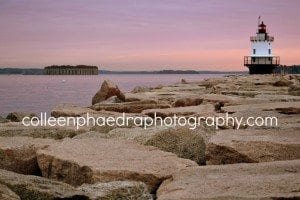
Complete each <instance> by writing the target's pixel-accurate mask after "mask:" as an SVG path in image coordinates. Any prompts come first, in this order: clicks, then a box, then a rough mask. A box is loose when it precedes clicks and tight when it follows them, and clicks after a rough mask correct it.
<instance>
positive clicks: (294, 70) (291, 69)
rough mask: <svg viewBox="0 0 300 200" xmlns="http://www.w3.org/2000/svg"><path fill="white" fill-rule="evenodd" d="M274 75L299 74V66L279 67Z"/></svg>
mask: <svg viewBox="0 0 300 200" xmlns="http://www.w3.org/2000/svg"><path fill="white" fill-rule="evenodd" d="M275 73H277V74H280V73H284V74H300V65H291V66H286V65H280V66H279V67H277V68H276V69H275Z"/></svg>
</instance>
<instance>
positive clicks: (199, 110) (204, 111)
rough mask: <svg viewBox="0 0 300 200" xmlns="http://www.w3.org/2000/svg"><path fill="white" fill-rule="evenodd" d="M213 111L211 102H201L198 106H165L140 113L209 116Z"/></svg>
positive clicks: (152, 115) (170, 115) (166, 115)
mask: <svg viewBox="0 0 300 200" xmlns="http://www.w3.org/2000/svg"><path fill="white" fill-rule="evenodd" d="M214 113H215V106H214V105H213V104H201V105H198V106H187V107H176V108H165V109H149V110H144V111H143V112H142V114H145V115H148V116H150V117H154V116H155V115H156V116H157V117H162V118H165V117H173V116H174V115H176V116H189V115H195V114H201V115H202V116H211V115H212V114H214Z"/></svg>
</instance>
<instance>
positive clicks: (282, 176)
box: [157, 160, 300, 200]
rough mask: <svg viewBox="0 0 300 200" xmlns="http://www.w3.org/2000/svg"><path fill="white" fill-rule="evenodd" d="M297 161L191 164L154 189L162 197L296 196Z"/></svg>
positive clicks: (299, 166) (299, 175)
mask: <svg viewBox="0 0 300 200" xmlns="http://www.w3.org/2000/svg"><path fill="white" fill-rule="evenodd" d="M299 170H300V160H291V161H276V162H269V163H253V164H233V165H216V166H205V167H193V168H189V169H186V170H182V171H180V172H177V173H175V174H174V175H173V176H172V179H169V180H166V181H164V182H163V184H162V185H161V186H160V187H159V189H158V191H157V197H158V200H163V199H168V200H170V199H172V200H176V199H178V200H179V199H297V198H299V197H300V190H299V188H300V173H299Z"/></svg>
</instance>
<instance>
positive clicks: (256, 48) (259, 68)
mask: <svg viewBox="0 0 300 200" xmlns="http://www.w3.org/2000/svg"><path fill="white" fill-rule="evenodd" d="M250 41H251V52H250V56H245V57H244V66H246V67H248V68H249V73H250V74H271V73H272V72H273V70H274V69H275V68H276V67H277V66H278V65H279V64H280V58H279V56H274V55H273V51H272V43H273V42H274V37H273V36H270V35H269V34H268V32H267V26H266V25H265V24H264V22H260V17H259V18H258V30H257V33H256V36H251V37H250Z"/></svg>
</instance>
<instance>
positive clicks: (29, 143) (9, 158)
mask: <svg viewBox="0 0 300 200" xmlns="http://www.w3.org/2000/svg"><path fill="white" fill-rule="evenodd" d="M54 142H55V141H54V140H51V139H40V138H30V137H17V136H16V137H0V169H6V170H10V171H14V172H17V173H21V174H39V173H40V170H39V167H38V164H37V159H36V151H37V150H38V149H42V148H45V147H47V146H48V145H49V144H53V143H54Z"/></svg>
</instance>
